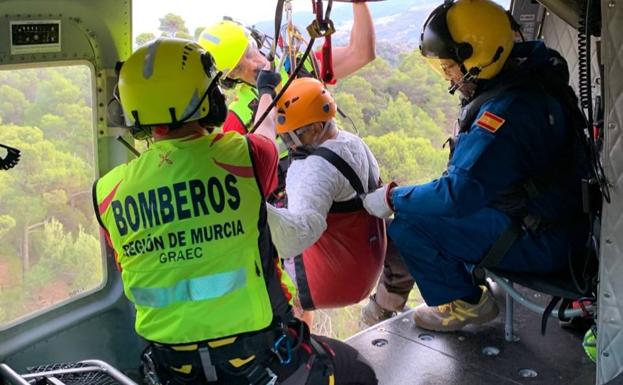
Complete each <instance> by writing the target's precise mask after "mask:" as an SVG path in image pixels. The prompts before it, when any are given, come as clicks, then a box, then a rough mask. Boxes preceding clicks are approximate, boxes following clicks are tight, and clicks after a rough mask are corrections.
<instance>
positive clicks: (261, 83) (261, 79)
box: [256, 70, 281, 98]
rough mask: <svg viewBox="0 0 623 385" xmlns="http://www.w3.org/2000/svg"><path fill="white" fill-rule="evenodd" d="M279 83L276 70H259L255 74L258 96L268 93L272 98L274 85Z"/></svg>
mask: <svg viewBox="0 0 623 385" xmlns="http://www.w3.org/2000/svg"><path fill="white" fill-rule="evenodd" d="M279 84H281V75H279V73H277V72H273V71H268V70H261V71H260V73H259V75H257V83H256V86H257V91H258V92H259V94H260V97H262V95H264V94H269V95H271V96H272V97H273V98H274V97H275V95H276V94H275V87H277V86H278V85H279Z"/></svg>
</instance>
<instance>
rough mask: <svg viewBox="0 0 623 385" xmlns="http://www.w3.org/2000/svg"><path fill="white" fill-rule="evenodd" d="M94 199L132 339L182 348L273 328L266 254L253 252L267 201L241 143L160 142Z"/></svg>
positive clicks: (234, 137) (224, 137)
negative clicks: (129, 313)
mask: <svg viewBox="0 0 623 385" xmlns="http://www.w3.org/2000/svg"><path fill="white" fill-rule="evenodd" d="M94 194H95V202H96V204H97V208H96V209H97V210H98V216H99V220H100V223H101V224H102V226H104V227H105V228H106V230H107V231H108V233H109V236H110V239H111V241H112V245H113V248H114V249H115V251H116V253H117V256H118V263H119V265H120V266H121V269H122V272H121V274H122V280H123V285H124V291H125V294H126V296H127V297H128V298H129V299H130V301H132V302H133V303H134V305H135V306H136V311H137V313H136V331H137V332H138V334H140V335H141V336H143V337H144V338H146V339H147V340H150V341H156V342H160V343H165V344H180V343H189V342H197V341H203V340H209V339H215V338H220V337H225V336H232V335H236V334H240V333H245V332H252V331H257V330H261V329H263V328H266V327H267V326H268V325H269V324H270V323H271V321H272V320H273V310H272V307H271V301H270V298H269V294H268V292H269V289H267V281H266V280H265V278H264V271H263V270H264V269H263V264H262V259H263V258H271V257H273V256H263V255H260V254H261V252H260V249H261V247H260V246H258V245H259V243H260V233H261V229H260V228H259V226H258V223H260V222H261V221H260V220H259V219H260V216H261V215H265V214H264V213H265V211H264V210H265V207H264V199H263V196H262V194H261V191H260V189H259V187H258V182H257V181H256V178H255V174H254V171H253V165H252V160H251V154H250V151H249V145H248V143H247V140H246V138H245V137H243V136H241V135H239V134H237V133H233V132H232V133H227V134H211V135H207V136H203V137H200V138H183V139H173V140H163V141H158V142H156V143H155V144H153V145H152V146H151V147H150V148H149V149H148V150H147V151H145V152H144V153H143V154H141V156H140V157H139V158H137V159H135V160H133V161H131V162H129V163H127V164H125V165H121V166H118V167H116V168H115V169H113V170H112V171H110V172H109V173H108V174H106V175H105V176H103V177H102V178H101V179H99V181H97V182H96V184H95V186H94ZM262 238H265V237H262ZM271 263H272V262H271Z"/></svg>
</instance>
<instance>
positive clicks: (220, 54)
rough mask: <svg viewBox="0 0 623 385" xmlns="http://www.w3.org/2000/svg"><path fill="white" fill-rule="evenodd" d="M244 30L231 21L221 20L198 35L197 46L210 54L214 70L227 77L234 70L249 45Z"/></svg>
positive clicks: (246, 33)
mask: <svg viewBox="0 0 623 385" xmlns="http://www.w3.org/2000/svg"><path fill="white" fill-rule="evenodd" d="M249 39H250V35H249V32H248V30H247V29H246V28H244V27H243V26H242V25H240V24H239V23H236V22H235V21H231V20H223V21H220V22H218V23H217V24H214V25H213V26H211V27H208V28H206V29H204V30H203V32H201V35H199V45H201V46H202V47H203V48H204V49H205V50H206V51H208V52H210V53H211V54H212V56H213V57H214V60H215V62H216V68H218V70H219V71H221V72H223V76H224V77H227V76H228V75H229V73H230V72H231V71H232V70H233V69H234V68H236V66H237V65H238V63H240V59H242V56H243V55H244V53H245V51H246V50H247V47H248V45H249V41H250V40H249Z"/></svg>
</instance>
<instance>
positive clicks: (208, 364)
mask: <svg viewBox="0 0 623 385" xmlns="http://www.w3.org/2000/svg"><path fill="white" fill-rule="evenodd" d="M199 357H200V359H201V366H203V374H204V375H205V377H206V380H207V381H208V382H212V381H217V380H218V376H217V374H216V366H214V364H213V363H212V357H210V350H209V349H208V348H206V347H202V348H199Z"/></svg>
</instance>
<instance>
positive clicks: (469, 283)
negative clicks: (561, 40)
mask: <svg viewBox="0 0 623 385" xmlns="http://www.w3.org/2000/svg"><path fill="white" fill-rule="evenodd" d="M420 50H421V52H422V54H423V55H424V56H425V57H426V58H427V59H428V60H429V62H430V63H431V65H432V66H433V67H434V68H435V69H436V70H438V71H439V72H440V73H441V74H442V75H443V76H444V77H445V78H446V79H447V80H448V81H449V82H450V91H451V92H455V91H458V92H460V95H461V99H462V105H463V106H462V110H461V114H460V119H459V127H460V131H459V134H458V135H457V137H455V139H454V140H453V143H452V153H451V156H450V161H449V164H448V168H447V170H446V172H445V173H444V174H443V175H442V176H441V177H440V178H439V179H435V180H433V181H431V182H429V183H426V184H422V185H415V186H403V187H397V186H396V185H395V184H393V183H391V184H388V185H385V186H383V187H382V188H380V189H379V190H376V191H375V192H373V193H371V194H368V195H367V196H366V197H365V199H364V205H365V207H366V209H367V210H368V211H369V212H370V213H372V214H373V215H377V216H379V217H388V216H390V215H391V214H392V213H394V220H393V222H392V223H391V225H390V227H389V235H390V237H391V238H392V240H393V242H394V243H395V244H396V246H397V247H398V248H399V250H400V253H401V255H402V257H403V259H404V261H405V263H406V265H407V267H408V269H409V272H410V273H411V275H412V276H413V277H414V279H415V281H416V283H417V285H418V287H419V289H420V292H421V294H422V297H423V298H424V300H425V302H426V304H422V305H420V306H418V307H417V308H416V309H415V312H414V318H415V322H416V324H417V325H418V326H419V327H421V328H424V329H429V330H435V331H455V330H459V329H461V328H463V327H464V326H466V325H469V324H482V323H485V322H488V321H491V320H493V319H494V318H495V317H496V316H497V314H498V307H497V305H496V303H495V300H494V299H493V296H492V294H491V293H490V292H488V291H487V289H486V288H485V287H484V286H479V285H478V284H477V282H475V281H474V280H473V277H472V270H473V269H474V267H475V266H477V265H478V264H479V263H481V262H482V261H483V259H486V264H485V266H486V267H493V266H495V267H496V268H498V269H502V270H510V271H519V272H533V273H547V272H555V271H560V270H564V269H566V268H568V263H569V259H570V257H571V256H573V255H575V254H576V253H577V252H579V250H581V249H582V248H583V246H584V242H585V240H586V237H587V234H588V219H587V217H586V216H585V215H584V214H583V211H582V195H581V181H582V179H583V178H585V177H586V176H587V162H586V161H585V160H584V159H585V158H584V154H585V153H584V150H583V146H582V145H581V141H580V140H579V139H578V138H579V136H578V135H576V131H577V130H574V129H573V127H574V126H573V123H574V117H572V115H573V114H572V113H571V111H572V110H573V109H574V108H575V110H577V105H576V106H575V107H573V100H572V99H574V98H575V96H574V95H573V93H572V91H570V88H569V85H568V82H569V73H568V69H567V66H566V63H565V61H564V59H562V57H561V56H560V55H559V54H558V53H557V52H556V51H554V50H551V49H548V48H547V47H546V46H545V45H544V44H543V43H542V42H537V41H535V42H522V43H515V33H514V30H513V25H512V23H511V19H510V17H509V16H508V14H507V13H506V12H505V10H504V9H503V8H502V7H500V6H499V5H497V4H496V3H494V2H493V1H490V0H458V1H456V2H454V1H445V2H444V4H443V5H441V6H439V7H437V8H436V9H435V10H434V11H433V12H432V13H431V15H430V16H429V18H428V20H427V21H426V23H425V24H424V27H423V32H422V41H421V46H420ZM571 95H573V96H571ZM490 254H494V255H493V257H491V255H490ZM481 266H482V265H481Z"/></svg>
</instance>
